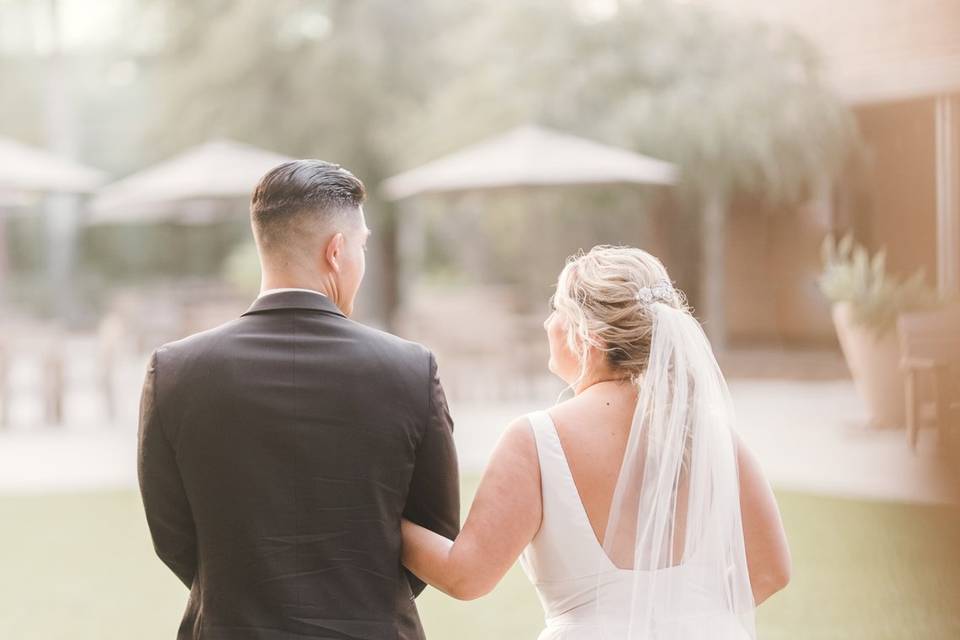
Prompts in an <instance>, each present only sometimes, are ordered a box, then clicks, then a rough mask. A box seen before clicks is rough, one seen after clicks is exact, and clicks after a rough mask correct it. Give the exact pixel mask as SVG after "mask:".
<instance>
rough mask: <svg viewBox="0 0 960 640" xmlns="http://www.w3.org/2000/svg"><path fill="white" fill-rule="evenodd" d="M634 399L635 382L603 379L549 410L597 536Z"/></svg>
mask: <svg viewBox="0 0 960 640" xmlns="http://www.w3.org/2000/svg"><path fill="white" fill-rule="evenodd" d="M636 404H637V388H636V386H634V385H632V384H629V383H623V384H616V383H601V384H598V385H594V386H592V387H590V388H588V389H586V390H584V391H583V392H582V393H581V394H579V395H577V396H575V397H573V398H571V399H570V400H567V401H565V402H562V403H560V404H558V405H556V406H555V407H552V408H551V409H550V411H549V414H550V418H551V420H552V421H553V424H554V425H555V428H556V431H557V435H558V436H559V438H560V443H561V445H562V446H563V453H564V456H565V458H566V461H567V464H568V465H569V467H570V472H571V474H572V475H573V481H574V484H575V485H576V488H577V493H578V494H579V497H580V501H581V502H582V504H583V509H584V510H585V511H586V514H587V518H588V519H589V520H590V526H591V528H592V529H593V532H594V535H595V536H596V539H597V540H598V541H602V540H603V536H604V533H605V532H606V527H607V519H608V518H609V515H610V504H611V502H612V500H613V491H614V488H615V487H616V484H617V476H618V474H619V472H620V465H621V463H622V462H623V454H624V450H625V449H626V446H627V439H628V438H629V437H630V425H631V422H632V420H633V414H634V410H635V408H636Z"/></svg>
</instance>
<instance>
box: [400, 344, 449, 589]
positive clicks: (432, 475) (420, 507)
mask: <svg viewBox="0 0 960 640" xmlns="http://www.w3.org/2000/svg"><path fill="white" fill-rule="evenodd" d="M403 515H404V517H405V518H407V519H408V520H410V521H411V522H415V523H417V524H419V525H420V526H423V527H426V528H427V529H430V530H431V531H435V532H436V533H439V534H440V535H442V536H444V537H446V538H449V539H450V540H453V539H454V538H456V537H457V534H458V533H460V475H459V471H458V467H457V450H456V447H455V446H454V443H453V420H452V419H451V417H450V411H449V409H448V408H447V398H446V396H445V395H444V393H443V387H442V386H441V385H440V378H439V377H438V375H437V362H436V360H435V359H434V357H433V354H432V353H431V354H430V391H429V401H428V415H427V424H426V426H425V432H424V435H423V438H422V439H421V440H420V444H419V446H418V448H417V458H416V462H415V463H414V470H413V478H412V480H411V483H410V492H409V495H408V498H407V505H406V509H405V510H404V514H403ZM407 577H408V579H409V580H410V588H411V590H412V591H413V594H414V595H419V594H420V593H421V592H422V591H423V589H424V587H425V586H426V585H425V584H424V583H423V582H422V581H421V580H420V579H418V578H417V577H416V576H414V575H413V574H412V573H409V572H407Z"/></svg>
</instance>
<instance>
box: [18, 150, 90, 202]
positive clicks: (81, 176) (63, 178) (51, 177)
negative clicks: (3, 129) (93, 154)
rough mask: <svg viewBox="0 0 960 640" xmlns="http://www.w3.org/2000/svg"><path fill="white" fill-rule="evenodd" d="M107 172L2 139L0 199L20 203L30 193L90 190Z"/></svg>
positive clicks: (83, 191) (87, 191) (85, 191)
mask: <svg viewBox="0 0 960 640" xmlns="http://www.w3.org/2000/svg"><path fill="white" fill-rule="evenodd" d="M105 177H106V176H105V175H104V174H103V173H102V172H100V171H97V170H96V169H91V168H89V167H84V166H83V165H80V164H77V163H76V162H72V161H70V160H67V159H66V158H61V157H59V156H56V155H54V154H51V153H49V152H47V151H44V150H42V149H37V148H35V147H30V146H27V145H25V144H21V143H19V142H15V141H13V140H10V139H8V138H0V201H2V202H4V203H6V204H11V203H19V202H21V200H22V198H23V194H28V193H89V192H91V191H94V190H95V189H96V188H97V187H98V186H100V185H101V184H102V183H103V181H104V179H105Z"/></svg>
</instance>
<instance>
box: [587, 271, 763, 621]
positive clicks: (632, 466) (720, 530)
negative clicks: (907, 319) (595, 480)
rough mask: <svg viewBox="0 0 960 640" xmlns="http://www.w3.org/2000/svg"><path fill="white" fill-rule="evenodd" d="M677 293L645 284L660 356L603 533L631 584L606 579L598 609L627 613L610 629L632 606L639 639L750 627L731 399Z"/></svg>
mask: <svg viewBox="0 0 960 640" xmlns="http://www.w3.org/2000/svg"><path fill="white" fill-rule="evenodd" d="M679 296H680V294H679V293H678V292H677V291H676V290H675V289H673V287H672V285H671V284H670V282H669V281H661V282H658V283H656V284H655V285H654V286H653V287H644V288H642V289H641V290H640V292H639V293H638V294H637V295H636V299H637V304H638V305H646V306H647V307H648V311H649V312H650V316H651V317H652V319H653V330H652V335H651V338H650V340H651V344H650V356H649V361H648V364H647V367H646V369H645V371H644V373H643V374H642V376H641V377H640V379H639V380H638V382H637V384H638V387H639V388H638V401H637V408H636V411H635V413H634V417H633V424H632V427H631V431H630V436H629V439H628V443H627V448H626V452H625V455H624V460H623V465H622V467H621V470H620V474H619V477H618V480H617V484H616V489H615V491H614V494H613V503H612V505H611V509H610V516H609V520H608V524H607V528H606V533H605V536H604V540H603V547H604V551H605V552H606V553H607V555H608V556H609V557H610V559H611V561H612V562H613V563H614V564H615V565H616V566H617V567H618V568H619V569H621V570H632V573H630V574H629V576H630V579H631V580H632V587H631V593H630V594H629V595H628V597H627V600H626V601H624V594H623V590H622V588H621V589H617V590H610V589H607V588H605V586H604V584H602V583H603V582H604V580H605V579H604V578H600V579H598V585H597V595H598V597H597V603H598V605H597V606H598V611H599V613H600V616H599V617H600V619H601V620H618V621H619V622H620V626H619V627H618V630H617V631H616V632H614V631H613V630H612V629H611V630H610V633H606V634H605V635H604V637H609V638H611V639H613V638H622V637H623V633H624V632H623V631H622V630H620V629H622V624H623V620H624V611H623V609H624V607H625V606H626V607H628V608H629V623H628V627H627V628H626V637H627V638H629V639H631V640H633V639H637V640H654V639H656V640H700V639H703V640H706V639H707V638H709V639H711V640H717V639H722V640H728V639H731V640H732V639H737V640H740V639H752V638H755V636H756V633H755V629H754V618H753V613H754V601H753V595H752V591H751V588H750V579H749V574H748V572H747V560H746V553H745V548H744V538H743V528H742V523H741V517H740V499H739V495H740V492H739V480H738V474H737V459H736V458H737V456H736V444H735V438H734V435H733V431H732V428H733V421H734V414H733V404H732V402H731V399H730V393H729V390H728V389H727V385H726V382H725V380H724V377H723V374H722V373H721V371H720V368H719V366H718V365H717V361H716V359H715V357H714V354H713V351H712V349H711V346H710V343H709V341H708V340H707V337H706V336H705V335H704V332H703V329H702V328H701V326H700V324H699V322H698V321H697V320H696V318H694V317H693V316H692V315H691V314H690V312H689V311H688V310H687V309H686V308H685V305H683V304H677V301H678V300H679V299H680V298H679ZM607 613H609V615H607Z"/></svg>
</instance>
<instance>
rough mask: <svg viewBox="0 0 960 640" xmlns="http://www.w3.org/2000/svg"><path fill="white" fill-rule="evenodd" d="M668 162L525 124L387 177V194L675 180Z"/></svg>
mask: <svg viewBox="0 0 960 640" xmlns="http://www.w3.org/2000/svg"><path fill="white" fill-rule="evenodd" d="M676 179H677V170H676V168H675V167H674V166H673V165H672V164H670V163H669V162H664V161H663V160H657V159H655V158H650V157H647V156H644V155H641V154H639V153H634V152H633V151H628V150H626V149H620V148H617V147H611V146H607V145H603V144H600V143H598V142H593V141H592V140H587V139H584V138H579V137H576V136H572V135H569V134H565V133H560V132H558V131H553V130H550V129H545V128H543V127H538V126H533V125H526V126H522V127H517V128H516V129H512V130H510V131H508V132H507V133H504V134H502V135H499V136H497V137H494V138H491V139H488V140H485V141H483V142H479V143H477V144H474V145H471V146H468V147H466V148H464V149H461V150H460V151H457V152H454V153H452V154H450V155H448V156H444V157H442V158H439V159H437V160H434V161H432V162H428V163H427V164H425V165H423V166H420V167H417V168H416V169H411V170H410V171H407V172H405V173H401V174H398V175H396V176H393V177H392V178H388V179H387V180H385V181H384V182H383V185H382V188H383V193H384V195H385V196H386V197H387V198H388V199H391V200H399V199H402V198H407V197H410V196H414V195H417V194H421V193H442V192H450V191H469V190H474V189H494V188H500V187H523V186H530V187H536V186H551V185H556V186H559V185H577V184H621V183H635V184H660V185H670V184H674V183H675V182H676Z"/></svg>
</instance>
